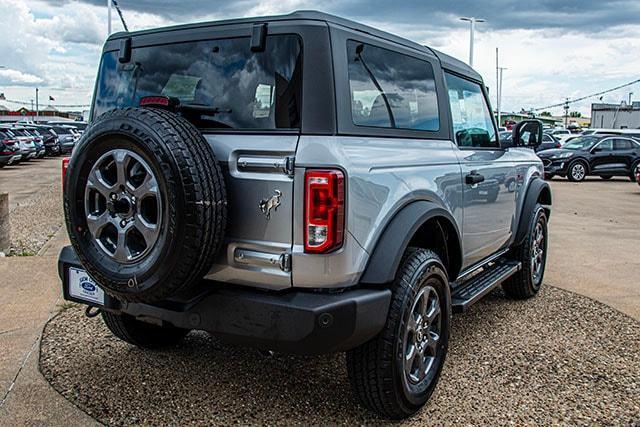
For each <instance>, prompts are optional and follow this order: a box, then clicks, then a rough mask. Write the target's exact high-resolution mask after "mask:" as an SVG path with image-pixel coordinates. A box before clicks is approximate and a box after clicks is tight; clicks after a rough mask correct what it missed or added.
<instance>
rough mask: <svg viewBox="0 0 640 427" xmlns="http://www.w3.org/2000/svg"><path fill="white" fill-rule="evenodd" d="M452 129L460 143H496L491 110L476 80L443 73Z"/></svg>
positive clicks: (467, 144)
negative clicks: (447, 93)
mask: <svg viewBox="0 0 640 427" xmlns="http://www.w3.org/2000/svg"><path fill="white" fill-rule="evenodd" d="M444 75H445V81H446V82H447V90H448V92H449V103H450V104H451V119H452V121H453V133H454V135H455V138H456V142H457V143H458V146H460V147H492V148H493V147H499V144H498V138H496V131H495V128H494V127H493V120H492V118H491V112H490V111H489V107H488V105H487V101H486V99H485V98H484V94H483V93H482V89H481V87H480V85H479V84H478V83H474V82H471V81H469V80H465V79H463V78H461V77H458V76H455V75H453V74H449V73H445V74H444Z"/></svg>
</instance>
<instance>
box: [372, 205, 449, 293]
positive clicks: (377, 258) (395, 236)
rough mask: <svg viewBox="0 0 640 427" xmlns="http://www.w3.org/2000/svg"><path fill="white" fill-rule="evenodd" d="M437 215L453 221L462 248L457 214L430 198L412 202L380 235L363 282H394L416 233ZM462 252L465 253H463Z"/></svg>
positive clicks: (399, 212) (398, 213)
mask: <svg viewBox="0 0 640 427" xmlns="http://www.w3.org/2000/svg"><path fill="white" fill-rule="evenodd" d="M437 217H440V218H445V219H446V220H448V221H449V222H450V223H451V225H452V226H453V227H454V229H455V231H456V236H455V237H454V238H455V239H458V248H462V242H461V240H460V230H459V229H458V226H457V224H456V221H455V220H454V218H453V216H452V215H451V214H450V213H449V212H448V211H447V210H446V209H444V208H442V207H441V206H439V205H437V204H435V203H433V202H430V201H426V200H419V201H415V202H411V203H409V204H408V205H406V206H404V207H403V208H402V209H401V210H400V211H398V212H397V213H396V214H395V215H394V217H393V218H391V220H390V221H389V223H388V224H387V226H386V228H385V229H384V231H383V232H382V234H381V235H380V237H379V238H378V241H377V242H376V245H375V248H374V250H373V252H372V254H371V256H370V257H369V261H368V263H367V267H366V268H365V270H364V273H363V274H362V277H361V278H360V283H362V284H384V283H389V282H392V281H393V280H394V279H395V276H396V272H397V271H398V267H399V266H400V261H401V260H402V256H403V255H404V252H405V250H406V249H407V247H408V246H409V242H410V241H411V239H412V238H413V236H414V235H415V234H416V232H417V231H418V229H419V228H420V227H421V226H422V225H424V224H425V223H426V222H427V221H428V220H430V219H432V218H437ZM459 255H460V257H461V255H462V254H459ZM460 259H461V258H460ZM454 279H455V278H454Z"/></svg>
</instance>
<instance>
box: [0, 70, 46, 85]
mask: <svg viewBox="0 0 640 427" xmlns="http://www.w3.org/2000/svg"><path fill="white" fill-rule="evenodd" d="M0 78H2V79H3V80H7V81H8V82H9V84H28V85H32V84H38V83H42V82H43V81H44V80H43V79H42V78H40V77H38V76H34V75H33V74H28V73H23V72H21V71H18V70H12V69H11V68H7V69H2V70H0Z"/></svg>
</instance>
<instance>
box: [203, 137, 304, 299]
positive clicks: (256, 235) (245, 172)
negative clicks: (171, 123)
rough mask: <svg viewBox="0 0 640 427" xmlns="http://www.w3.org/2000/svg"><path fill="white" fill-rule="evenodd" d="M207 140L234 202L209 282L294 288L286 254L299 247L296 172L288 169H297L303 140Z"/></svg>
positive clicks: (229, 195)
mask: <svg viewBox="0 0 640 427" xmlns="http://www.w3.org/2000/svg"><path fill="white" fill-rule="evenodd" d="M206 138H207V141H208V142H209V144H210V145H211V147H212V148H213V151H214V153H215V155H216V158H217V159H218V161H219V162H220V164H221V165H222V168H223V172H224V174H225V182H226V185H227V199H228V206H227V209H228V216H227V229H226V234H225V246H224V247H223V249H222V250H221V251H220V255H219V256H218V259H217V260H216V263H215V265H214V266H213V268H212V269H211V270H210V272H209V274H208V275H207V278H208V279H212V280H220V281H225V282H228V283H229V282H230V283H237V284H242V285H260V286H261V287H264V286H265V285H266V284H269V285H270V287H271V288H273V289H282V288H285V287H290V286H291V272H290V268H287V265H286V259H285V256H288V255H289V254H290V253H291V247H292V244H293V236H292V222H293V174H292V173H291V174H290V173H288V169H289V171H292V169H290V168H292V166H293V160H294V155H295V150H296V146H297V143H298V136H297V135H282V134H275V135H271V136H267V135H206ZM263 201H264V203H262V208H261V202H263ZM269 207H270V208H271V209H269ZM267 214H268V218H267Z"/></svg>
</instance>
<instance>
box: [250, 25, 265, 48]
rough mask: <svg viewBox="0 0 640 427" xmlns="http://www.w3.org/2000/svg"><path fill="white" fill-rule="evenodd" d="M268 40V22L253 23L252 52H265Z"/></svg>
mask: <svg viewBox="0 0 640 427" xmlns="http://www.w3.org/2000/svg"><path fill="white" fill-rule="evenodd" d="M266 42H267V24H266V23H263V24H253V29H252V30H251V52H264V48H265V44H266Z"/></svg>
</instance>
